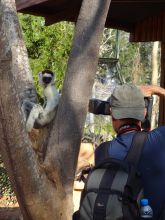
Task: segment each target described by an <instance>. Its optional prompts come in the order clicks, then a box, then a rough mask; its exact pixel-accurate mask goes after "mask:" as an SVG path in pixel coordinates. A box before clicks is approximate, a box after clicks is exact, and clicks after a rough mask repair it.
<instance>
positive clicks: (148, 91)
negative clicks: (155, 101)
mask: <svg viewBox="0 0 165 220" xmlns="http://www.w3.org/2000/svg"><path fill="white" fill-rule="evenodd" d="M138 88H139V89H140V90H141V92H142V93H143V95H144V97H149V96H152V95H153V94H154V86H150V85H141V86H138Z"/></svg>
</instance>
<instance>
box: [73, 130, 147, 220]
mask: <svg viewBox="0 0 165 220" xmlns="http://www.w3.org/2000/svg"><path fill="white" fill-rule="evenodd" d="M146 136H147V133H146V132H137V133H136V134H135V135H134V137H133V141H132V145H131V147H130V150H129V152H128V154H127V156H126V158H125V160H123V161H121V160H117V159H111V158H108V147H109V142H105V143H103V144H102V145H103V146H102V147H103V148H102V150H103V152H102V155H103V156H102V155H101V154H100V155H99V158H98V161H99V162H98V163H97V157H96V165H95V167H94V168H92V169H91V170H90V172H89V175H88V177H87V179H86V183H85V187H84V189H83V191H82V194H81V200H80V208H79V210H78V211H76V212H75V213H74V214H73V220H136V219H140V216H139V205H138V204H139V200H140V198H141V197H142V192H143V187H142V183H141V176H140V173H138V171H137V165H138V162H139V160H140V156H141V152H142V149H143V145H144V141H145V139H146ZM100 149H101V148H100ZM100 158H102V159H101V160H100ZM103 158H104V159H103Z"/></svg>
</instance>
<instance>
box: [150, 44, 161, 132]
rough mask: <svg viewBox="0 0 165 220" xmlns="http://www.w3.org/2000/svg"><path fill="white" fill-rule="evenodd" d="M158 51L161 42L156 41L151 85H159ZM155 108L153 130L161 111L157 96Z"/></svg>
mask: <svg viewBox="0 0 165 220" xmlns="http://www.w3.org/2000/svg"><path fill="white" fill-rule="evenodd" d="M158 49H159V42H158V41H155V42H154V43H153V49H152V79H151V84H152V85H157V84H158V77H159V76H158V69H159V68H158ZM153 97H154V100H153V108H152V118H151V129H153V128H155V125H156V119H157V116H158V115H157V114H158V110H159V99H158V97H157V96H153Z"/></svg>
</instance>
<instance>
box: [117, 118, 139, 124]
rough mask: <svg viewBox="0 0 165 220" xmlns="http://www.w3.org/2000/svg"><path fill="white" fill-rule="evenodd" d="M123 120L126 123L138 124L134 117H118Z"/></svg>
mask: <svg viewBox="0 0 165 220" xmlns="http://www.w3.org/2000/svg"><path fill="white" fill-rule="evenodd" d="M119 120H121V121H123V122H125V123H126V124H138V123H139V122H140V121H139V120H137V119H134V118H123V119H119Z"/></svg>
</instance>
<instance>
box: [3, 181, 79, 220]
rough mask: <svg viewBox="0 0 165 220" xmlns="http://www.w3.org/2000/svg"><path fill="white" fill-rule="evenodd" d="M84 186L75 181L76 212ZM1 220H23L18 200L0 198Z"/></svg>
mask: <svg viewBox="0 0 165 220" xmlns="http://www.w3.org/2000/svg"><path fill="white" fill-rule="evenodd" d="M82 188H83V185H82V184H81V183H79V182H77V181H75V187H74V191H73V198H74V201H73V202H74V211H76V210H77V209H78V208H79V201H80V195H81V190H82ZM0 220H22V217H21V212H20V209H19V205H18V203H17V201H16V198H10V197H5V196H3V197H1V198H0Z"/></svg>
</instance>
